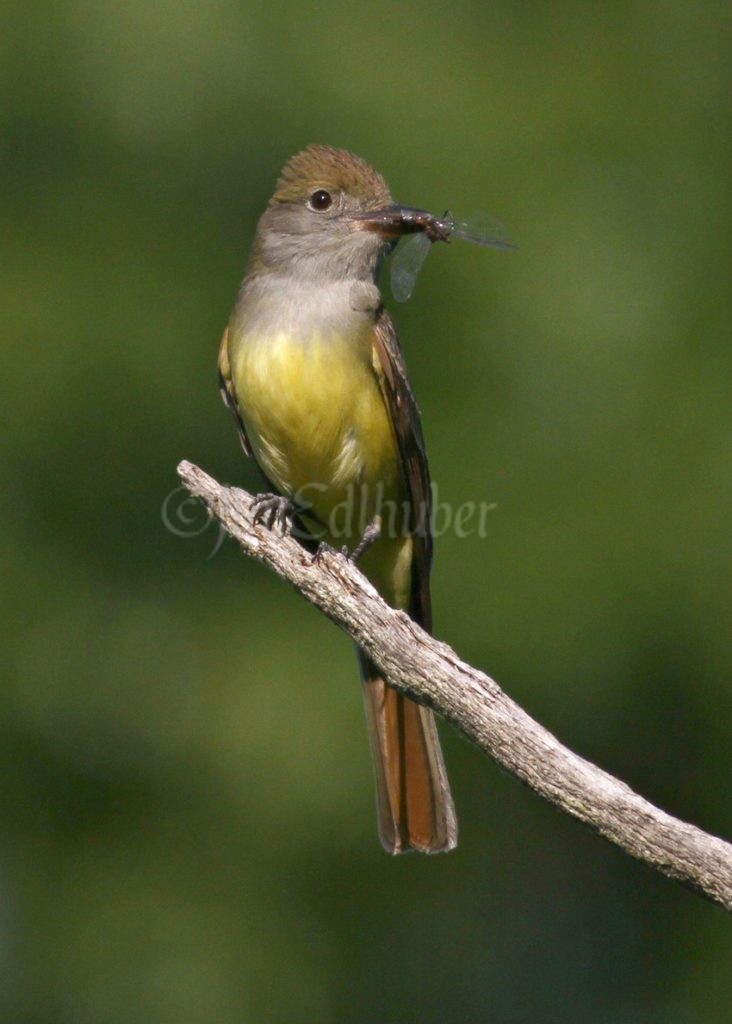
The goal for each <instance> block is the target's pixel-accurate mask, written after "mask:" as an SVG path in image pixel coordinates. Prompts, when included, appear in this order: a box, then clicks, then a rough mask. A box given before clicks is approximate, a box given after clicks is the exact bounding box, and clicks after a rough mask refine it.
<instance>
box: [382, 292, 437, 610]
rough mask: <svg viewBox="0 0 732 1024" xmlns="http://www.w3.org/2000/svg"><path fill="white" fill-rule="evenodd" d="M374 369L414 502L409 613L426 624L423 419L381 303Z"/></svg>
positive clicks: (428, 553) (428, 517) (427, 508)
mask: <svg viewBox="0 0 732 1024" xmlns="http://www.w3.org/2000/svg"><path fill="white" fill-rule="evenodd" d="M373 360H374V370H375V371H376V375H377V377H378V379H379V384H380V386H381V391H382V393H383V395H384V401H385V402H386V407H387V409H388V411H389V416H390V419H391V424H392V428H393V430H394V435H395V437H396V441H397V446H398V448H399V456H400V460H399V461H400V464H401V472H402V479H403V482H404V488H405V491H406V493H407V497H408V500H409V505H410V528H411V531H412V537H413V544H414V554H413V562H412V595H411V602H410V612H411V614H412V616H413V617H414V618H415V619H416V620H417V621H418V622H420V623H421V624H422V625H423V626H424V627H425V629H428V630H429V629H430V628H431V625H432V605H431V601H430V568H431V566H432V488H431V486H430V470H429V465H428V463H427V452H426V450H425V443H424V436H423V434H422V424H421V421H420V415H419V408H418V406H417V401H416V399H415V397H414V392H413V391H412V387H411V385H410V383H409V377H408V376H407V366H406V363H405V361H404V356H403V354H402V350H401V348H400V346H399V339H398V337H397V333H396V329H395V327H394V323H393V321H392V319H391V317H390V316H389V314H388V313H387V311H386V310H385V309H384V308H383V307H382V308H381V309H380V310H379V312H378V314H377V317H376V324H375V326H374V346H373Z"/></svg>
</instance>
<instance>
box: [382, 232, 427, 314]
mask: <svg viewBox="0 0 732 1024" xmlns="http://www.w3.org/2000/svg"><path fill="white" fill-rule="evenodd" d="M431 246H432V242H430V240H429V238H428V237H427V235H425V234H422V233H421V232H420V233H419V234H416V235H410V236H409V238H406V239H404V240H403V241H402V242H401V244H400V245H399V246H398V248H397V250H396V252H395V253H394V255H393V256H392V258H391V268H390V269H391V293H392V295H393V296H394V298H395V299H396V301H397V302H406V301H407V299H410V298H411V297H412V292H413V291H414V285H415V283H416V281H417V275H418V274H419V272H420V270H421V269H422V264H423V263H424V261H425V260H426V258H427V253H428V252H429V251H430V248H431Z"/></svg>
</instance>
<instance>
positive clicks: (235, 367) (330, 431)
mask: <svg viewBox="0 0 732 1024" xmlns="http://www.w3.org/2000/svg"><path fill="white" fill-rule="evenodd" d="M237 342H238V343H237V344H236V345H235V346H234V350H233V351H231V352H230V357H231V370H232V376H233V382H234V387H235V390H236V395H237V399H238V405H239V410H240V413H241V416H242V419H243V421H244V425H245V428H246V432H247V436H248V438H249V441H250V444H251V446H252V448H253V450H254V454H255V457H256V458H257V460H258V462H259V463H260V465H261V466H262V469H263V470H264V471H265V473H266V474H267V476H268V477H269V478H270V480H271V481H272V483H273V484H275V486H276V487H277V488H278V489H279V490H281V491H282V492H283V493H285V494H289V495H297V494H300V495H301V496H302V497H304V498H305V500H306V501H308V502H309V503H310V504H312V506H313V508H314V509H315V511H316V513H317V514H318V516H319V518H321V519H326V518H327V517H328V516H329V515H330V513H331V511H332V510H333V509H334V508H335V506H337V505H340V504H341V503H342V502H344V501H349V500H350V501H353V500H356V501H357V502H358V501H362V500H364V499H365V502H366V504H367V505H368V506H369V508H370V506H371V505H372V503H373V502H374V501H375V500H376V498H377V491H380V492H381V496H382V498H387V499H388V500H393V501H396V500H398V498H399V490H400V487H399V473H398V460H397V451H396V444H395V440H394V435H393V432H392V428H391V423H390V420H389V415H388V412H387V409H386V406H385V403H384V399H383V397H382V394H381V390H380V388H379V384H378V380H377V378H376V375H375V373H374V370H373V365H372V355H371V325H370V324H366V325H365V327H364V329H363V330H361V331H360V332H359V333H357V334H356V335H353V336H350V337H348V338H347V339H346V338H343V337H340V336H338V335H337V334H334V333H328V334H314V335H312V336H311V337H308V338H304V339H303V338H301V337H293V336H292V335H289V334H287V333H274V334H272V335H271V336H269V337H266V338H264V337H251V336H245V337H241V338H239V339H237ZM359 495H360V496H361V497H359ZM369 508H364V509H360V510H359V511H361V512H362V513H363V515H365V516H367V517H368V515H369Z"/></svg>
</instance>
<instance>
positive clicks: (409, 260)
mask: <svg viewBox="0 0 732 1024" xmlns="http://www.w3.org/2000/svg"><path fill="white" fill-rule="evenodd" d="M418 214H419V216H418ZM414 222H415V225H414V229H413V230H414V231H415V233H414V234H410V235H409V237H408V238H406V239H405V240H404V241H403V242H401V244H400V245H399V246H398V248H397V249H396V252H395V253H394V255H393V256H392V257H391V268H390V269H391V275H390V278H391V293H392V295H393V296H394V298H395V299H396V301H397V302H406V301H407V300H408V299H410V298H411V297H412V293H413V292H414V286H415V284H416V282H417V276H418V274H419V272H420V270H421V269H422V264H423V263H424V261H425V260H426V259H427V254H428V252H429V251H430V249H431V248H432V245H433V243H434V242H449V241H450V240H451V239H453V238H460V239H462V240H463V241H464V242H474V243H475V244H476V245H482V246H485V247H486V248H489V249H502V250H504V251H507V252H510V251H513V250H515V249H516V248H517V247H516V246H515V245H514V244H513V243H512V242H511V241H510V239H509V237H508V234H507V233H506V229H505V228H504V227H503V225H502V224H501V223H500V222H499V221H498V220H496V218H495V217H493V216H491V214H489V213H482V212H479V213H475V214H474V215H473V216H472V217H469V218H467V219H466V220H458V219H457V218H456V217H454V216H453V214H452V213H450V211H449V210H448V211H446V212H445V214H443V216H442V217H435V216H434V215H433V214H431V213H425V212H424V211H415V216H414Z"/></svg>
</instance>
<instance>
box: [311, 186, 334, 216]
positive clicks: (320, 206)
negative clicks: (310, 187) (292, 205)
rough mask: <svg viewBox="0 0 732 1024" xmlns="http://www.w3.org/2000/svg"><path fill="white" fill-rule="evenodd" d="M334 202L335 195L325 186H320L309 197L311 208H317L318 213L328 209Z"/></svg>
mask: <svg viewBox="0 0 732 1024" xmlns="http://www.w3.org/2000/svg"><path fill="white" fill-rule="evenodd" d="M332 203H333V196H332V195H331V194H330V192H326V191H325V189H324V188H319V189H318V190H317V192H313V194H312V195H311V196H310V198H309V199H308V206H309V207H310V209H311V210H317V211H318V213H321V212H322V211H323V210H327V209H328V207H329V206H331V204H332Z"/></svg>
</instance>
